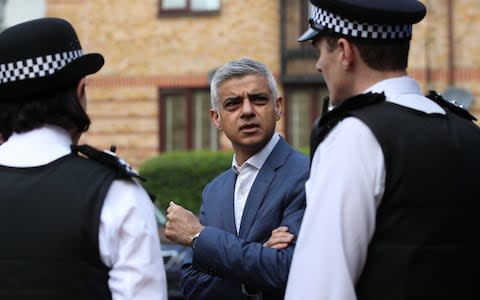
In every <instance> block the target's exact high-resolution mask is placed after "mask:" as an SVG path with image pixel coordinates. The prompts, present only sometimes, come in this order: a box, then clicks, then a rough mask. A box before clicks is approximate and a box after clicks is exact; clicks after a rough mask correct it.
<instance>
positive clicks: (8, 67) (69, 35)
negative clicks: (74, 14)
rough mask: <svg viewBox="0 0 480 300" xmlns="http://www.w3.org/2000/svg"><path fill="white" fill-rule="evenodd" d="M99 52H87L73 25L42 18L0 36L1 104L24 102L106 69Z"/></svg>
mask: <svg viewBox="0 0 480 300" xmlns="http://www.w3.org/2000/svg"><path fill="white" fill-rule="evenodd" d="M103 63H104V59H103V56H102V55H101V54H99V53H83V50H82V47H81V46H80V41H79V39H78V36H77V34H76V32H75V29H74V28H73V26H72V25H71V24H70V23H69V22H68V21H67V20H64V19H60V18H41V19H36V20H31V21H27V22H24V23H20V24H17V25H14V26H12V27H10V28H7V29H5V30H4V31H3V32H2V33H1V34H0V94H1V96H0V102H1V101H23V100H26V99H29V98H31V97H35V96H37V95H41V94H49V93H54V92H56V91H58V90H59V89H63V88H65V87H67V86H69V85H71V84H74V83H76V82H78V81H79V80H80V79H81V78H83V77H85V76H86V75H89V74H93V73H95V72H97V71H98V70H100V68H101V67H102V66H103Z"/></svg>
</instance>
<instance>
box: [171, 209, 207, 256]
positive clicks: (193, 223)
mask: <svg viewBox="0 0 480 300" xmlns="http://www.w3.org/2000/svg"><path fill="white" fill-rule="evenodd" d="M167 220H168V221H167V224H166V226H165V235H166V236H167V238H168V239H170V240H171V241H173V242H175V243H177V244H181V245H184V246H188V247H190V246H191V245H192V238H193V236H194V235H195V234H197V233H199V232H200V231H202V230H203V229H204V228H205V226H203V225H202V224H200V222H199V221H198V219H197V217H196V216H195V215H194V214H193V213H192V212H191V211H189V210H187V209H185V208H183V207H182V206H180V205H177V204H175V203H174V202H173V201H170V204H169V206H168V208H167Z"/></svg>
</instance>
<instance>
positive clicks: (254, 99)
mask: <svg viewBox="0 0 480 300" xmlns="http://www.w3.org/2000/svg"><path fill="white" fill-rule="evenodd" d="M250 101H252V103H255V104H263V103H266V102H268V97H267V96H254V97H252V98H251V99H250Z"/></svg>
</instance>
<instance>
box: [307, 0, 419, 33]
mask: <svg viewBox="0 0 480 300" xmlns="http://www.w3.org/2000/svg"><path fill="white" fill-rule="evenodd" d="M312 21H313V22H315V23H317V24H319V25H321V26H323V27H325V28H328V29H329V30H331V31H333V32H335V33H338V34H342V35H346V36H351V37H356V38H365V39H383V40H389V39H406V38H410V37H411V36H412V25H411V24H402V25H387V24H368V23H359V22H356V21H351V20H349V19H347V18H344V17H342V16H339V15H335V14H334V13H332V12H329V11H326V10H324V9H321V8H319V7H316V6H314V7H313V14H312Z"/></svg>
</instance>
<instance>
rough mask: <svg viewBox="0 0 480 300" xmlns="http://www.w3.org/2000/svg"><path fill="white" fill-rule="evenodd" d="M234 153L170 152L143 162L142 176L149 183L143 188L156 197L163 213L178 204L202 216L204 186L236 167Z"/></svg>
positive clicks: (141, 167) (144, 183) (145, 183)
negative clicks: (169, 205)
mask: <svg viewBox="0 0 480 300" xmlns="http://www.w3.org/2000/svg"><path fill="white" fill-rule="evenodd" d="M232 157H233V153H232V152H231V151H218V152H211V151H191V152H167V153H162V154H160V155H158V156H155V157H152V158H150V159H148V160H146V161H145V162H143V163H142V164H141V166H140V168H139V172H140V174H141V175H142V176H143V177H145V178H146V179H147V181H145V182H141V184H142V185H143V186H144V187H145V189H146V190H147V191H148V192H149V193H151V194H152V195H154V196H155V204H156V205H157V206H159V207H161V208H163V209H166V208H167V207H168V203H169V202H170V201H171V200H173V201H175V203H177V204H180V205H182V206H184V207H185V208H187V209H189V210H191V211H193V212H194V213H198V212H199V209H200V205H201V203H202V191H203V188H204V186H205V185H206V184H207V183H208V182H209V181H211V180H212V179H213V178H215V177H216V176H218V175H220V174H221V173H222V172H223V171H225V170H226V169H228V168H229V167H230V166H231V164H232Z"/></svg>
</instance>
